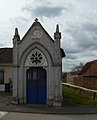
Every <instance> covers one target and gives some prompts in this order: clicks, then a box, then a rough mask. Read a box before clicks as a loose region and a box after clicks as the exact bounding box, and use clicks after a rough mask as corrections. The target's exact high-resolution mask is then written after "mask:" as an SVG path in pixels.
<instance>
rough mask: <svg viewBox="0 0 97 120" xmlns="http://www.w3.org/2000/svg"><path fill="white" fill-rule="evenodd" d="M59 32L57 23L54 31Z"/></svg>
mask: <svg viewBox="0 0 97 120" xmlns="http://www.w3.org/2000/svg"><path fill="white" fill-rule="evenodd" d="M58 32H59V25H58V24H57V26H56V33H58Z"/></svg>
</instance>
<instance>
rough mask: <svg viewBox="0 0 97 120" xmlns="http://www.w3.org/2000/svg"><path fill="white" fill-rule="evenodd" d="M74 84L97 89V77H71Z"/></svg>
mask: <svg viewBox="0 0 97 120" xmlns="http://www.w3.org/2000/svg"><path fill="white" fill-rule="evenodd" d="M73 82H74V85H78V86H82V87H85V88H89V89H97V77H83V76H78V77H77V78H76V79H75V78H74V79H73Z"/></svg>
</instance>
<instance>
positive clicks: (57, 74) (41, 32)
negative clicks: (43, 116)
mask: <svg viewBox="0 0 97 120" xmlns="http://www.w3.org/2000/svg"><path fill="white" fill-rule="evenodd" d="M60 40H61V33H60V32H59V26H58V25H57V26H56V31H55V33H54V39H52V38H51V37H50V35H49V34H48V33H47V32H46V30H45V29H44V28H43V27H42V25H41V23H40V22H39V21H38V19H35V21H34V23H33V24H32V26H31V27H30V28H29V30H28V31H27V33H26V34H25V35H24V37H23V38H22V39H21V40H20V36H19V33H18V29H17V28H16V29H15V35H14V38H13V75H12V76H13V77H12V82H13V97H14V98H15V99H16V101H17V102H18V103H20V104H45V105H50V106H61V104H62V58H63V57H65V53H64V50H63V49H62V48H61V47H60Z"/></svg>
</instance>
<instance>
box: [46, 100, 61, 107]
mask: <svg viewBox="0 0 97 120" xmlns="http://www.w3.org/2000/svg"><path fill="white" fill-rule="evenodd" d="M47 105H48V106H51V107H62V100H54V99H49V100H47Z"/></svg>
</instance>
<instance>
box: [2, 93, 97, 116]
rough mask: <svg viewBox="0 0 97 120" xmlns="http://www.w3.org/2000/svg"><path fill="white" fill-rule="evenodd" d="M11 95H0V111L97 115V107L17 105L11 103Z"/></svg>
mask: <svg viewBox="0 0 97 120" xmlns="http://www.w3.org/2000/svg"><path fill="white" fill-rule="evenodd" d="M11 100H12V96H11V95H10V94H9V93H0V111H7V112H21V113H37V114H97V105H65V106H64V107H50V106H47V105H25V104H23V105H15V104H12V103H11Z"/></svg>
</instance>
